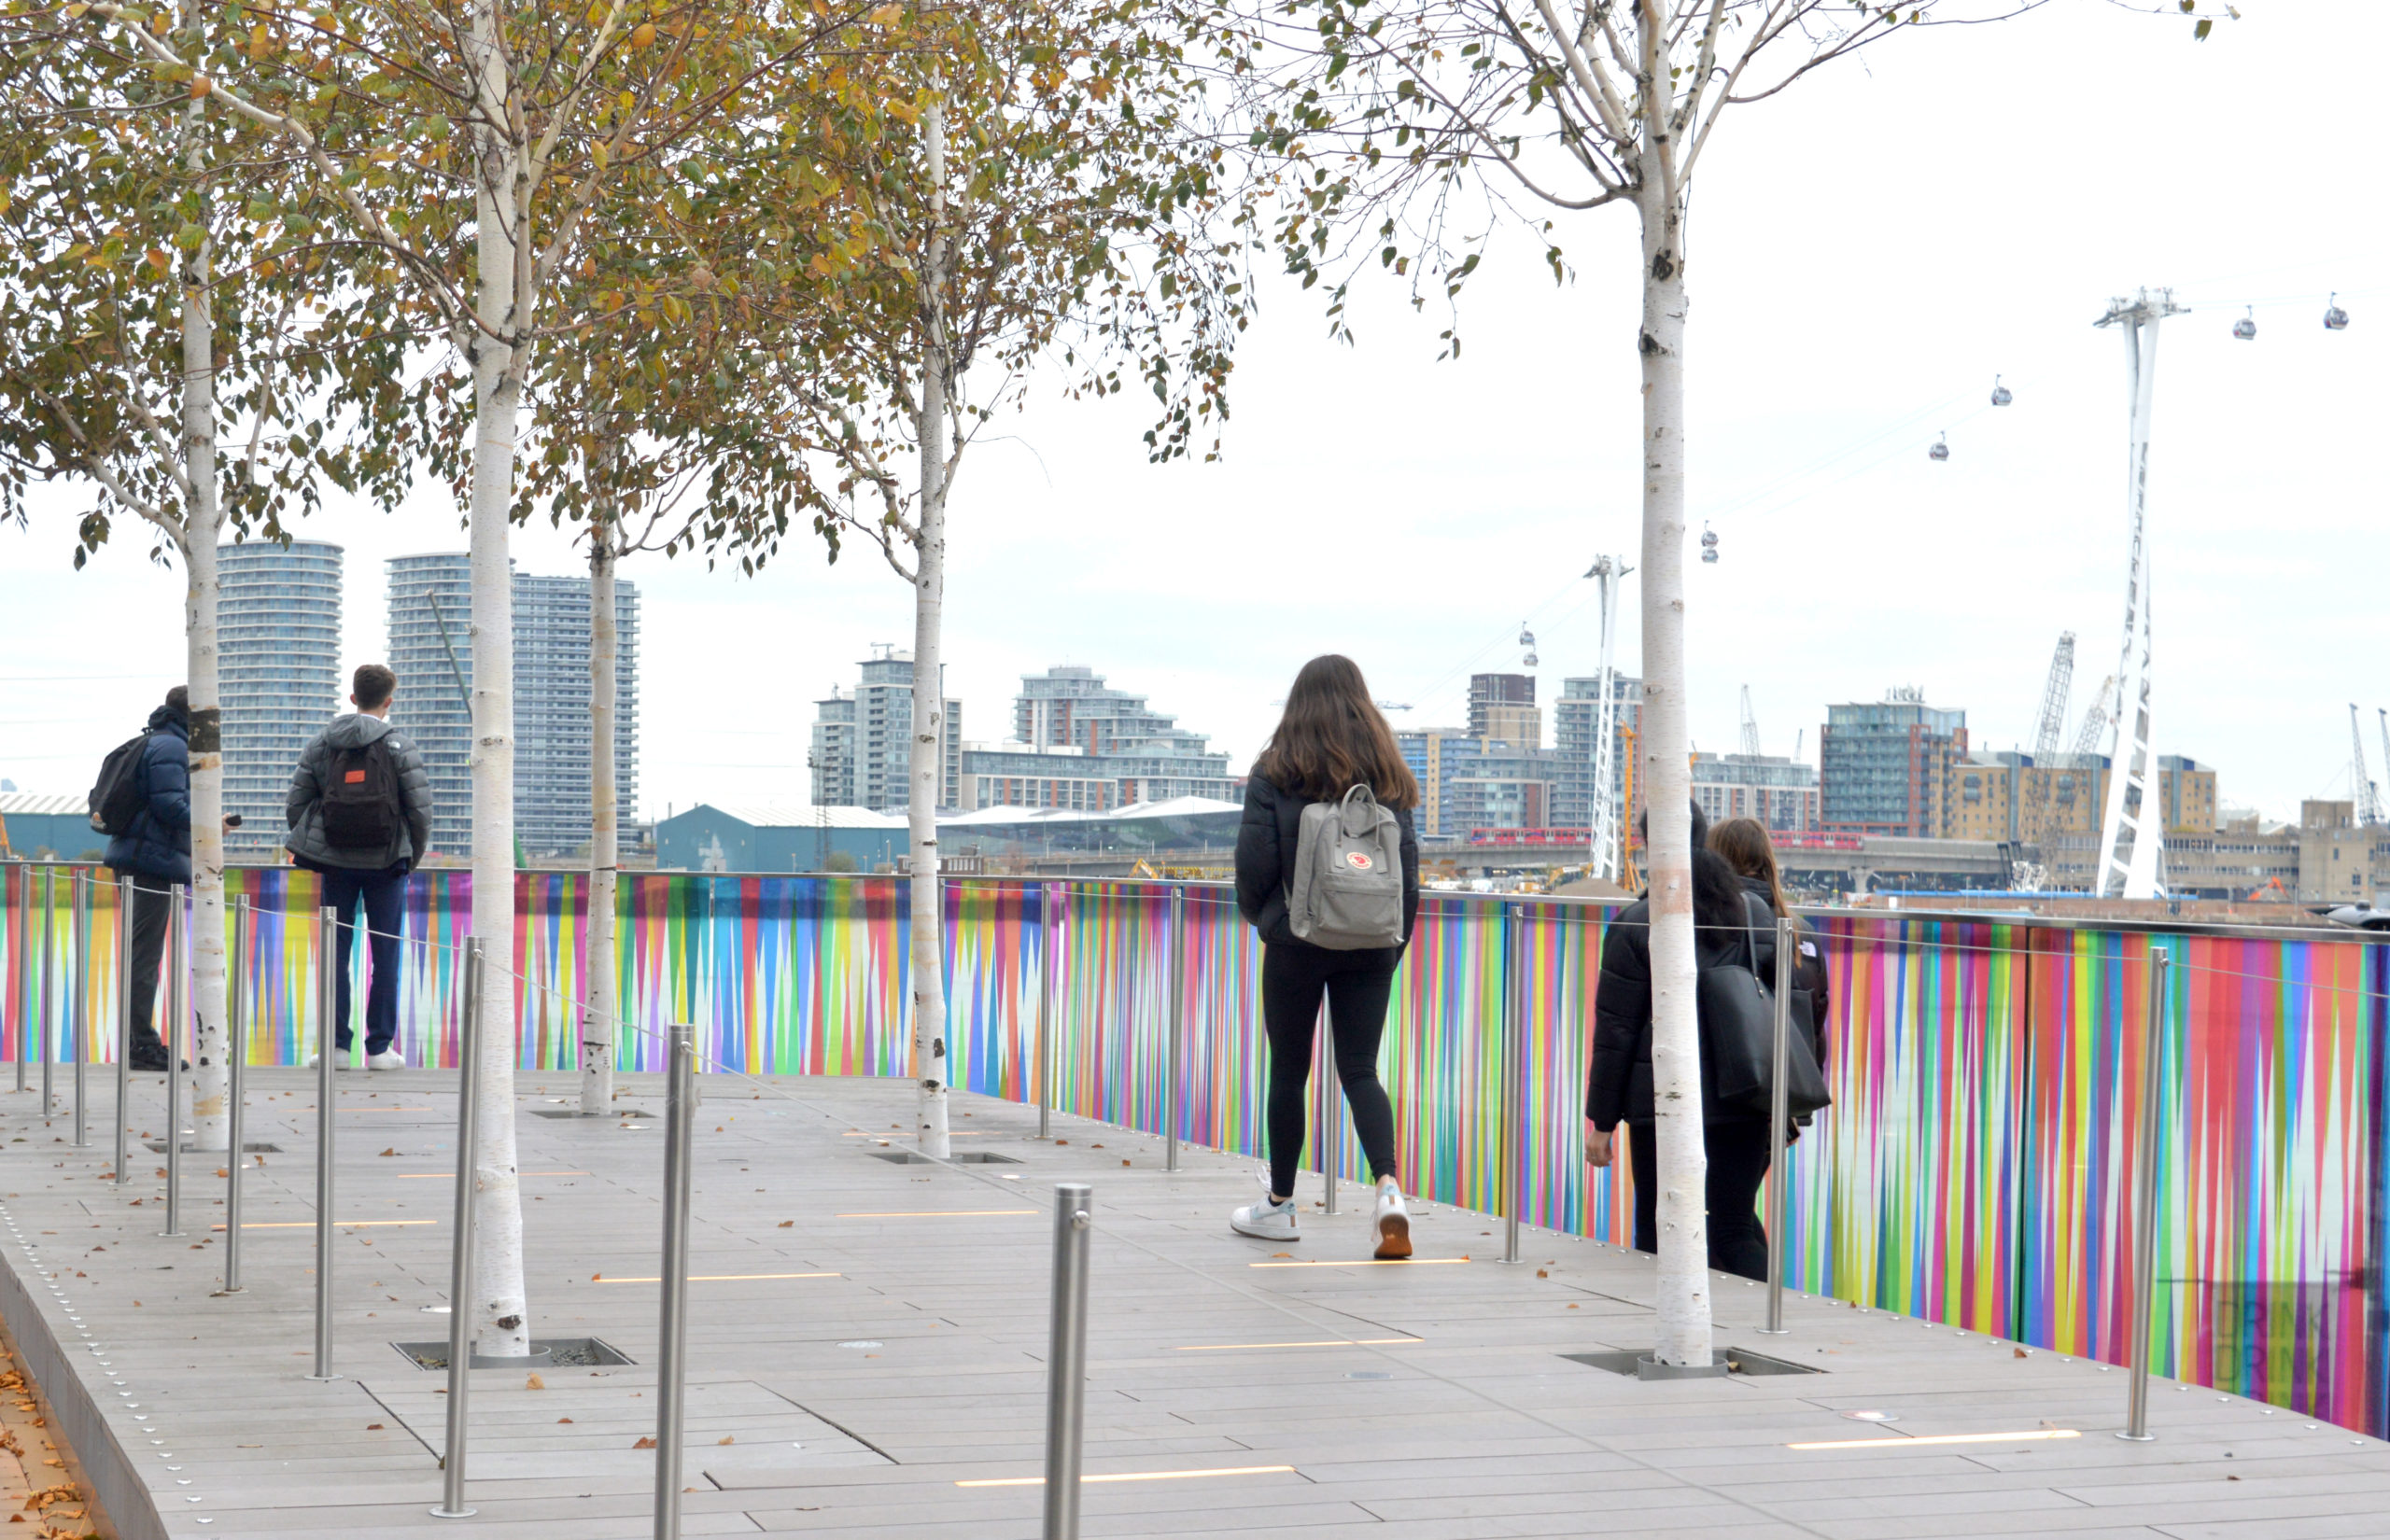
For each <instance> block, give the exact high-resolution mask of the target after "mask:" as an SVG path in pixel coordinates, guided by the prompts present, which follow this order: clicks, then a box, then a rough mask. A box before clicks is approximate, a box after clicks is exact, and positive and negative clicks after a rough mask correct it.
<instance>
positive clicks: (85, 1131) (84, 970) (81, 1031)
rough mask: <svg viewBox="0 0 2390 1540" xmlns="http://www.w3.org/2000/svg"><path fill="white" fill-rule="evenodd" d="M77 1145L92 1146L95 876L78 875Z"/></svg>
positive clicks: (76, 938)
mask: <svg viewBox="0 0 2390 1540" xmlns="http://www.w3.org/2000/svg"><path fill="white" fill-rule="evenodd" d="M74 904H75V1148H77V1149H78V1150H88V1149H90V1148H91V1113H90V1111H89V1107H90V1099H89V1098H90V1086H89V1085H87V1084H86V1082H87V1080H88V1079H89V1078H90V1077H89V1076H88V1075H86V1074H85V1072H84V1069H85V1065H86V1063H87V1062H88V1061H89V1060H90V1058H91V877H90V876H89V875H87V874H85V873H83V872H81V871H77V873H76V874H75V900H74Z"/></svg>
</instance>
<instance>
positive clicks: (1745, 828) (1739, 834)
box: [1709, 819, 1793, 919]
mask: <svg viewBox="0 0 2390 1540" xmlns="http://www.w3.org/2000/svg"><path fill="white" fill-rule="evenodd" d="M1709 848H1710V849H1712V850H1714V851H1716V852H1717V853H1718V854H1720V855H1722V856H1723V857H1725V858H1726V864H1727V865H1729V866H1731V867H1733V868H1734V869H1735V871H1736V875H1740V876H1746V877H1758V878H1759V879H1761V880H1762V881H1764V882H1765V883H1766V884H1767V903H1768V907H1770V908H1772V909H1774V910H1775V911H1776V913H1777V917H1778V918H1779V919H1780V918H1782V917H1785V916H1788V915H1790V914H1792V913H1793V907H1792V905H1791V904H1789V903H1785V902H1784V880H1783V878H1781V877H1779V876H1778V875H1777V872H1776V842H1775V841H1774V840H1772V839H1770V838H1768V837H1767V825H1766V824H1764V823H1762V822H1760V820H1759V819H1727V820H1726V821H1725V822H1723V823H1722V824H1719V825H1718V826H1717V827H1716V828H1714V829H1712V830H1710V831H1709Z"/></svg>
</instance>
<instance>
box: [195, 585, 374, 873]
mask: <svg viewBox="0 0 2390 1540" xmlns="http://www.w3.org/2000/svg"><path fill="white" fill-rule="evenodd" d="M216 572H217V585H218V586H217V600H216V637H217V652H216V670H217V675H216V677H217V681H218V689H219V690H220V692H221V695H220V699H221V702H222V706H223V709H224V811H225V812H227V813H237V814H239V815H240V816H241V827H239V828H238V829H235V830H232V831H231V832H230V833H227V834H226V835H225V836H224V844H225V847H226V848H227V849H228V850H230V851H234V852H239V853H242V854H246V855H255V854H258V853H260V852H263V851H269V850H273V849H274V848H276V847H279V846H280V845H281V844H282V835H283V832H284V828H285V820H284V818H283V806H284V804H285V801H286V799H287V798H288V795H289V791H290V772H291V770H292V769H293V768H294V767H295V766H296V765H297V764H298V763H299V755H300V752H301V751H302V749H305V748H306V747H307V743H308V740H310V739H312V738H313V737H314V736H315V735H316V734H317V733H319V732H321V731H322V730H323V726H324V723H326V722H327V721H330V720H331V719H332V717H334V716H335V715H337V714H338V713H339V712H340V711H341V710H342V709H344V707H343V704H342V703H343V702H344V701H345V700H346V698H347V694H348V693H347V691H345V690H344V689H343V688H342V685H341V671H340V589H341V548H340V547H339V546H336V545H329V544H326V543H325V542H323V541H321V540H293V541H291V542H290V543H289V544H288V546H285V545H282V544H280V543H279V542H277V541H274V540H256V541H246V540H245V541H243V542H241V543H240V544H238V545H222V546H218V547H217V548H216Z"/></svg>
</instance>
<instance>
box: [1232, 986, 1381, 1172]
mask: <svg viewBox="0 0 2390 1540" xmlns="http://www.w3.org/2000/svg"><path fill="white" fill-rule="evenodd" d="M1401 956H1402V950H1401V948H1399V947H1396V946H1386V947H1371V948H1370V949H1368V950H1366V951H1358V952H1336V951H1330V950H1329V949H1328V948H1327V947H1324V946H1307V945H1301V944H1300V943H1297V944H1294V945H1271V946H1267V947H1264V948H1263V949H1262V953H1261V1023H1262V1026H1263V1028H1264V1029H1266V1030H1267V1031H1268V1032H1269V1035H1270V1106H1269V1132H1270V1191H1271V1194H1272V1196H1273V1197H1292V1196H1293V1194H1294V1190H1295V1171H1296V1169H1298V1168H1299V1167H1300V1164H1301V1160H1302V1150H1303V1131H1304V1128H1305V1127H1307V1126H1308V1124H1309V1123H1310V1121H1311V1119H1310V1109H1309V1107H1308V1105H1307V1103H1308V1101H1309V1099H1310V1089H1311V1050H1312V1041H1313V1038H1314V1036H1315V1032H1316V1030H1317V1029H1318V1026H1319V1001H1320V997H1321V996H1322V995H1323V994H1325V995H1326V996H1327V999H1328V1019H1329V1029H1330V1030H1331V1031H1332V1033H1333V1034H1334V1041H1335V1047H1336V1078H1337V1079H1338V1080H1339V1081H1341V1082H1343V1086H1344V1099H1345V1101H1346V1102H1348V1103H1349V1104H1350V1105H1351V1106H1352V1109H1353V1131H1354V1132H1355V1133H1356V1134H1357V1135H1359V1136H1360V1140H1361V1150H1362V1153H1364V1154H1365V1155H1368V1156H1369V1157H1370V1174H1371V1177H1372V1178H1376V1177H1388V1176H1393V1175H1395V1174H1396V1173H1395V1165H1394V1107H1393V1105H1392V1104H1391V1103H1390V1102H1388V1101H1387V1100H1386V1097H1385V1086H1384V1085H1379V1084H1378V1043H1379V1041H1380V1040H1381V1039H1382V1038H1384V1037H1385V1002H1386V996H1387V994H1388V993H1389V992H1390V991H1391V990H1392V989H1393V987H1394V966H1395V963H1396V962H1397V961H1399V959H1401Z"/></svg>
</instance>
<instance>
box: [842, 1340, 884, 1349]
mask: <svg viewBox="0 0 2390 1540" xmlns="http://www.w3.org/2000/svg"><path fill="white" fill-rule="evenodd" d="M881 1345H882V1344H880V1343H878V1342H864V1341H854V1342H841V1343H839V1344H838V1346H840V1347H842V1348H877V1347H879V1346H881Z"/></svg>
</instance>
